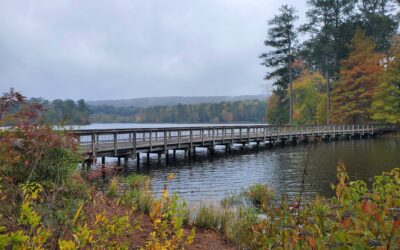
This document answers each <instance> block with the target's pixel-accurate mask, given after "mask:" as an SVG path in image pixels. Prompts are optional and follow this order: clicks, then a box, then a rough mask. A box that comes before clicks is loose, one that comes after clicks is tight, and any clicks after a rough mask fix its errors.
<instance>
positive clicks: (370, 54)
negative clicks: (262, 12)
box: [260, 0, 400, 124]
mask: <svg viewBox="0 0 400 250" xmlns="http://www.w3.org/2000/svg"><path fill="white" fill-rule="evenodd" d="M307 3H308V10H307V12H306V16H307V21H306V23H304V24H300V25H299V24H298V23H297V20H298V17H297V14H296V10H295V9H294V8H293V7H290V6H287V5H283V6H282V7H281V8H280V12H279V13H278V14H277V15H276V16H275V17H274V18H273V19H271V20H270V21H269V23H268V26H269V28H268V34H267V39H266V40H265V42H264V43H265V45H266V46H267V47H268V51H267V52H265V53H263V54H261V56H260V58H261V59H262V64H263V65H264V66H265V67H267V69H268V72H267V74H266V76H265V78H266V79H267V80H272V81H273V85H274V87H275V88H274V92H273V95H272V96H271V97H270V98H269V99H268V101H267V103H268V105H267V106H268V110H267V121H268V122H269V123H274V124H287V123H289V124H326V123H368V122H390V123H400V90H399V89H400V81H399V78H400V75H399V74H400V46H399V43H400V42H399V41H400V39H399V37H398V27H399V15H398V13H397V11H398V5H396V4H397V3H396V1H392V0H308V1H307ZM301 35H303V36H304V37H305V38H306V39H305V40H304V41H303V42H300V41H299V40H300V39H299V37H300V36H301Z"/></svg>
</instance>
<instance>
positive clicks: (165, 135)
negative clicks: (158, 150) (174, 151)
mask: <svg viewBox="0 0 400 250" xmlns="http://www.w3.org/2000/svg"><path fill="white" fill-rule="evenodd" d="M164 154H165V157H167V155H168V140H167V131H164Z"/></svg>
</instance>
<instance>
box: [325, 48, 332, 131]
mask: <svg viewBox="0 0 400 250" xmlns="http://www.w3.org/2000/svg"><path fill="white" fill-rule="evenodd" d="M325 63H326V124H327V125H329V116H330V110H331V89H330V77H329V67H328V57H327V56H325Z"/></svg>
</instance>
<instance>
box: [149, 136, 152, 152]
mask: <svg viewBox="0 0 400 250" xmlns="http://www.w3.org/2000/svg"><path fill="white" fill-rule="evenodd" d="M152 137H153V131H150V132H149V141H150V151H151V150H152V149H153V143H152Z"/></svg>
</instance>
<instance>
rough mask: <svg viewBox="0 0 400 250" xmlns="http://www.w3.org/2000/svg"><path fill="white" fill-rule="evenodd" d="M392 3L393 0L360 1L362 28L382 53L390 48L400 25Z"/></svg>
mask: <svg viewBox="0 0 400 250" xmlns="http://www.w3.org/2000/svg"><path fill="white" fill-rule="evenodd" d="M392 3H393V1H392V0H359V11H360V13H359V18H358V19H359V20H360V21H361V23H360V26H361V27H362V28H363V29H364V30H365V33H366V35H367V36H369V37H371V38H372V40H373V41H374V43H375V44H376V49H377V50H378V51H380V52H386V51H387V50H388V49H389V48H390V43H391V39H392V37H393V35H395V34H396V31H397V28H398V25H399V20H398V17H397V16H395V14H394V7H393V5H392Z"/></svg>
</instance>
